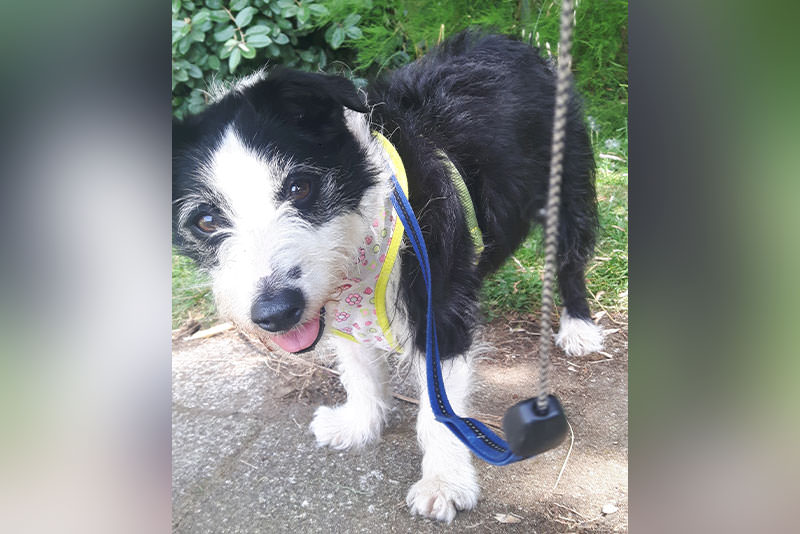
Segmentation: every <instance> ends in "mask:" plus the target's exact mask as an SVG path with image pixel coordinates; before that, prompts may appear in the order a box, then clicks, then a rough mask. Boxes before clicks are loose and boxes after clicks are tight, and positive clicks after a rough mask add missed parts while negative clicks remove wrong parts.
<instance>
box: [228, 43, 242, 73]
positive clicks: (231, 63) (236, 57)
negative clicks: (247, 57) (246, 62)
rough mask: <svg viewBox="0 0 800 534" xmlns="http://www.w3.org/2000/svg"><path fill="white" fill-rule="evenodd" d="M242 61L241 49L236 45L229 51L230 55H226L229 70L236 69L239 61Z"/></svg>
mask: <svg viewBox="0 0 800 534" xmlns="http://www.w3.org/2000/svg"><path fill="white" fill-rule="evenodd" d="M241 61H242V51H241V50H240V49H239V47H238V46H237V47H236V48H234V49H233V50H232V51H231V55H230V56H229V57H228V69H229V70H230V71H231V72H234V71H235V70H236V67H238V66H239V63H240V62H241Z"/></svg>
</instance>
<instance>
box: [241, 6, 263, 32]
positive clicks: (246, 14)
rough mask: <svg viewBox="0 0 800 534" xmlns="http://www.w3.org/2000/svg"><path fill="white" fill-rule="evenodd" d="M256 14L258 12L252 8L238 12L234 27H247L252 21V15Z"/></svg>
mask: <svg viewBox="0 0 800 534" xmlns="http://www.w3.org/2000/svg"><path fill="white" fill-rule="evenodd" d="M256 13H258V10H256V8H254V7H252V6H250V7H246V8H244V9H242V10H241V11H239V14H238V15H236V25H237V26H239V27H240V28H241V27H242V26H247V25H248V24H250V21H251V20H253V15H255V14H256Z"/></svg>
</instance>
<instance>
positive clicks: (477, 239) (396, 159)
mask: <svg viewBox="0 0 800 534" xmlns="http://www.w3.org/2000/svg"><path fill="white" fill-rule="evenodd" d="M372 135H373V136H375V138H376V139H377V140H378V141H380V143H381V146H382V147H383V149H384V150H385V151H386V154H387V155H388V156H389V161H390V163H391V166H392V171H393V172H394V175H395V177H396V178H397V181H398V182H399V183H400V187H402V188H403V193H405V194H406V196H408V178H407V177H406V170H405V167H404V166H403V160H401V159H400V154H398V153H397V150H396V149H395V148H394V145H392V143H391V142H389V140H388V139H386V137H384V136H383V135H381V134H380V133H379V132H372ZM436 153H437V156H438V157H439V158H440V159H441V160H442V164H443V165H444V166H445V168H446V169H447V174H448V175H449V176H450V180H451V181H452V182H453V187H455V190H456V194H457V195H458V200H459V202H460V203H461V206H462V208H463V209H464V218H465V220H466V223H467V227H468V228H469V233H470V236H471V238H472V244H473V245H474V247H475V260H474V261H475V264H476V265H477V264H478V261H479V260H480V256H481V253H482V252H483V249H484V243H483V233H482V232H481V229H480V227H479V226H478V219H477V217H476V216H475V207H474V205H473V204H472V198H471V197H470V196H469V190H468V189H467V184H466V183H465V182H464V179H463V177H462V176H461V173H460V172H458V169H456V166H455V165H454V164H453V162H452V161H451V160H450V158H448V157H447V154H445V153H444V152H443V151H441V150H437V151H436ZM404 232H405V229H404V228H403V223H402V222H400V218H399V217H397V216H395V218H394V229H393V230H392V237H391V242H390V243H389V248H388V250H387V251H386V260H385V261H384V263H383V266H382V267H381V271H380V273H379V274H378V281H377V283H376V284H375V315H376V316H377V321H378V326H379V327H380V328H381V330H382V331H383V335H384V338H386V341H387V343H388V344H389V346H390V347H392V349H393V350H395V351H397V352H402V348H401V347H400V346H399V345H397V343H396V342H395V340H394V338H393V337H392V334H391V328H390V324H389V316H388V315H387V314H386V288H387V286H388V285H389V277H390V276H391V274H392V269H393V268H394V263H395V261H396V260H397V254H398V253H399V251H400V245H401V244H402V242H403V234H404ZM332 332H333V334H335V335H337V336H339V337H341V338H344V339H347V340H350V341H353V342H354V343H359V341H358V340H357V339H356V338H355V337H354V336H353V335H352V334H348V333H346V332H342V331H341V330H338V329H333V330H332Z"/></svg>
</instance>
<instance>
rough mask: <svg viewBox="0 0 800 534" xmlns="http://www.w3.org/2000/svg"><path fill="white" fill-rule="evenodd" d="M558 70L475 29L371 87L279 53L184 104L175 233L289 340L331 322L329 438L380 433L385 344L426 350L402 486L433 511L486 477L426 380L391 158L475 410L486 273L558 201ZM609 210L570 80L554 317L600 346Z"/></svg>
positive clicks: (450, 386) (441, 331)
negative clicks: (333, 390)
mask: <svg viewBox="0 0 800 534" xmlns="http://www.w3.org/2000/svg"><path fill="white" fill-rule="evenodd" d="M554 78H555V76H554V73H553V70H552V66H551V65H550V64H549V63H548V62H546V61H545V60H544V59H542V58H541V57H540V55H539V54H538V51H537V50H536V49H535V48H532V47H530V46H528V45H527V44H524V43H521V42H518V41H515V40H513V39H511V38H508V37H504V36H499V35H491V34H486V33H481V32H477V31H465V32H462V33H460V34H457V35H455V36H453V37H451V38H449V39H448V40H445V41H444V42H443V43H442V44H440V45H439V46H437V47H436V48H435V49H434V50H432V51H431V53H429V54H428V55H426V56H425V57H423V58H422V59H420V60H418V61H416V62H414V63H411V64H409V65H407V66H405V67H403V68H401V69H399V70H397V71H395V72H393V73H390V74H388V75H386V76H384V77H382V78H381V79H380V80H378V81H377V82H375V83H374V84H372V85H370V86H369V87H368V88H367V90H366V91H358V90H357V89H356V88H355V86H354V85H353V84H352V83H351V82H350V81H348V80H347V79H345V78H342V77H338V76H332V75H326V74H321V73H308V72H299V71H294V70H290V69H286V68H282V67H275V68H273V69H272V70H271V71H270V72H269V73H267V72H266V71H263V70H262V71H259V72H257V73H255V74H253V75H251V76H248V77H246V78H244V79H242V80H240V81H238V82H235V83H233V84H232V85H230V86H226V87H223V88H220V87H217V88H216V89H214V94H213V101H212V103H211V104H210V106H209V107H208V108H207V109H206V110H205V111H203V112H201V113H200V114H198V115H195V116H190V117H188V118H187V119H185V120H184V121H178V122H175V123H174V124H173V193H172V194H173V241H174V244H175V246H176V247H177V249H178V250H179V251H180V252H181V253H183V254H186V255H188V256H190V257H192V258H194V259H195V260H196V261H197V263H198V264H199V265H200V266H201V267H202V268H204V269H205V270H207V271H208V272H209V273H210V277H211V279H212V285H213V292H214V295H215V300H216V303H217V308H218V311H219V312H220V314H221V315H222V316H224V317H228V318H230V319H231V320H232V321H233V322H234V323H235V324H236V325H237V327H238V328H239V329H241V330H242V331H243V332H244V333H246V334H248V335H249V336H251V337H255V338H258V339H261V340H263V341H267V340H271V341H272V342H274V343H276V344H277V345H279V346H280V347H281V348H282V349H284V350H286V351H288V352H291V353H302V352H305V351H309V350H312V349H313V348H314V347H315V346H316V345H317V343H318V342H319V341H320V339H321V338H323V337H326V338H330V339H332V341H333V346H334V348H335V352H336V358H337V365H338V368H339V370H340V372H341V381H342V384H343V385H344V388H345V390H346V392H347V401H346V402H345V403H344V404H342V405H340V406H335V407H327V406H322V407H320V408H318V409H317V410H316V412H315V414H314V417H313V421H312V422H311V430H312V431H313V434H314V436H315V437H316V441H317V443H318V445H320V446H330V447H333V448H336V449H348V448H357V447H362V446H364V445H366V444H368V443H371V442H373V441H375V440H376V439H377V438H378V437H379V436H380V432H381V429H382V427H383V425H384V422H385V419H386V414H387V411H388V410H389V408H390V401H391V392H390V390H389V388H388V387H387V384H388V370H387V355H390V354H398V355H400V357H401V358H402V359H403V360H404V361H407V362H411V363H412V365H411V366H410V368H412V369H414V372H412V373H411V374H412V375H413V376H415V378H416V381H417V383H418V384H419V386H420V389H421V394H420V408H419V415H418V420H417V426H416V429H417V436H418V441H419V445H420V447H421V449H422V452H423V456H422V476H421V479H420V480H419V481H418V482H416V483H415V484H414V485H413V486H412V487H411V488H410V490H409V492H408V494H407V499H406V500H407V504H408V506H409V509H410V511H411V512H412V513H415V514H419V515H422V516H425V517H428V518H433V519H437V520H441V521H446V522H450V521H452V520H453V518H454V517H455V515H456V512H457V510H468V509H471V508H473V507H474V506H475V505H476V503H477V501H478V495H479V486H478V482H477V478H476V472H475V468H474V467H473V465H472V463H471V455H470V452H469V451H468V450H467V448H466V447H465V446H464V445H462V444H461V442H460V441H458V440H457V439H456V438H455V437H454V436H453V435H451V433H450V431H449V430H448V429H447V428H446V427H445V426H444V425H442V424H440V423H438V422H436V421H435V420H434V418H433V414H432V412H431V407H430V405H429V402H428V396H427V395H426V394H425V391H426V377H425V366H424V358H425V335H426V306H427V300H428V299H427V294H426V289H425V283H424V280H423V277H422V276H421V271H420V266H419V263H418V261H417V258H416V255H415V254H414V251H413V250H412V247H410V246H408V242H407V240H404V239H403V235H402V226H401V225H399V224H398V222H397V217H396V214H395V213H393V210H392V207H391V204H390V203H389V199H390V197H391V195H392V191H393V189H392V187H393V186H392V182H391V177H392V175H395V176H396V177H398V176H400V177H404V178H405V179H404V181H405V182H406V187H407V196H408V198H409V199H410V203H411V206H412V208H413V210H414V213H415V214H416V217H417V219H418V221H419V226H420V227H421V230H422V234H423V237H424V240H425V244H426V246H427V251H428V255H429V260H430V272H431V278H432V286H433V288H432V300H433V304H434V317H435V321H436V325H437V338H438V344H439V350H440V355H441V358H442V363H443V376H444V379H445V384H446V388H447V393H448V395H449V399H450V403H451V405H452V407H453V409H454V410H455V412H456V413H458V414H461V415H464V414H465V412H467V410H468V397H469V390H470V381H471V365H470V358H469V357H468V356H469V354H470V348H471V346H472V344H473V335H474V332H475V330H476V327H477V326H478V323H479V304H478V300H479V290H480V286H481V281H482V279H484V278H485V277H486V276H487V275H488V274H490V273H492V272H493V271H494V270H496V269H497V268H498V267H499V266H500V265H501V264H502V263H503V262H504V261H505V260H506V259H507V258H508V257H509V256H510V255H511V254H512V253H513V251H514V250H515V249H516V248H517V247H518V246H519V245H520V243H521V242H522V241H523V240H524V238H525V237H526V236H527V235H528V234H529V231H530V230H531V226H532V224H534V223H537V222H539V223H541V222H542V221H543V215H544V206H545V203H546V197H547V190H548V176H549V164H550V152H551V146H550V145H551V138H552V123H553V102H554V86H555V81H554ZM393 158H394V159H393ZM459 180H461V181H462V182H463V184H464V185H465V186H466V188H465V191H468V197H469V198H467V199H466V201H465V200H464V198H463V197H464V196H463V195H462V196H461V197H459V194H458V191H457V189H458V187H457V184H458V181H459ZM470 210H472V211H473V212H474V216H471V217H470V216H469V213H468V212H469V211H470ZM472 222H475V223H477V227H476V228H479V230H478V231H477V236H476V232H475V229H476V228H473V225H472V224H471V223H472ZM597 227H598V215H597V207H596V194H595V189H594V158H593V154H592V149H591V144H590V142H589V138H588V135H587V131H586V128H585V126H584V123H583V120H582V116H581V109H580V104H579V101H578V97H577V96H575V95H574V94H573V95H571V96H570V99H569V112H568V121H567V130H566V149H565V156H564V171H563V186H562V203H561V216H560V224H559V246H558V281H559V288H560V292H561V296H562V301H563V304H564V310H563V312H562V314H561V324H560V330H559V332H558V334H557V336H556V343H557V344H558V345H559V346H560V347H562V348H563V349H564V351H565V352H566V353H567V354H570V355H579V354H586V353H589V352H592V351H596V350H599V349H600V348H601V346H602V334H601V330H600V329H599V327H598V326H597V325H595V324H594V323H593V321H592V319H591V315H590V311H589V306H588V304H587V301H586V287H585V281H584V269H585V266H586V263H587V261H588V260H589V258H590V257H591V254H592V251H593V247H594V242H595V235H596V231H597ZM476 238H478V239H477V241H476ZM480 241H482V244H480ZM420 362H421V364H420Z"/></svg>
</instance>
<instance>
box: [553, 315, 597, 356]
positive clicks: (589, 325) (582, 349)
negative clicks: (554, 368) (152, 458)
mask: <svg viewBox="0 0 800 534" xmlns="http://www.w3.org/2000/svg"><path fill="white" fill-rule="evenodd" d="M556 344H557V345H558V346H559V347H561V348H562V349H564V352H566V353H567V354H568V355H570V356H583V355H585V354H590V353H592V352H597V351H599V350H603V331H602V330H601V329H600V327H599V326H597V325H596V324H594V323H593V322H592V321H590V320H586V319H577V318H575V317H572V316H571V315H570V314H568V313H567V310H566V309H564V310H563V313H562V314H561V328H560V329H559V330H558V335H556Z"/></svg>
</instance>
